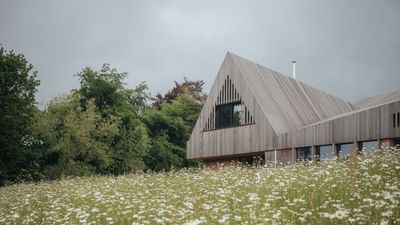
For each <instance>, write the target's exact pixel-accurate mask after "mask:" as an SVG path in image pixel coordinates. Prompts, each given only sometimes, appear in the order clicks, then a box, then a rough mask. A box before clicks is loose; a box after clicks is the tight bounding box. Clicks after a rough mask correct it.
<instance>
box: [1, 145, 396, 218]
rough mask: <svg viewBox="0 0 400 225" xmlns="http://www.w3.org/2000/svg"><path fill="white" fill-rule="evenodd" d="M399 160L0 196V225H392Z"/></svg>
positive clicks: (81, 184) (154, 177)
mask: <svg viewBox="0 0 400 225" xmlns="http://www.w3.org/2000/svg"><path fill="white" fill-rule="evenodd" d="M399 172H400V153H399V152H377V153H376V154H374V155H367V156H361V155H360V156H357V157H353V158H351V159H350V160H348V161H341V160H332V161H328V162H322V163H316V162H310V163H299V164H295V165H292V166H287V167H281V168H271V167H253V168H244V167H224V168H220V169H216V170H194V171H177V172H170V173H146V174H145V173H142V174H129V175H124V176H118V177H107V176H100V177H86V178H69V179H64V180H60V181H53V182H42V183H39V184H33V183H32V184H19V185H12V186H7V187H3V188H1V189H0V224H185V223H186V224H192V225H195V224H202V223H203V224H335V225H337V224H349V223H351V224H400V187H399V185H400V176H399Z"/></svg>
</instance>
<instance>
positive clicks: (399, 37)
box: [0, 0, 400, 104]
mask: <svg viewBox="0 0 400 225" xmlns="http://www.w3.org/2000/svg"><path fill="white" fill-rule="evenodd" d="M399 12H400V1H398V0H393V1H376V0H373V1H371V0H357V1H349V0H335V1H321V0H313V1H311V0H310V1H297V0H292V1H285V0H284V1H231V0H230V1H228V0H227V1H183V0H182V1H128V0H126V1H78V0H77V1H50V0H49V1H16V0H2V1H1V2H0V43H2V45H3V47H5V48H6V49H7V50H10V49H14V50H15V51H17V52H19V53H23V54H24V55H25V56H26V58H27V59H28V60H29V61H30V62H31V63H32V64H33V65H34V67H35V69H36V70H38V71H39V79H40V80H41V86H40V88H39V92H38V100H39V101H40V102H41V103H42V104H43V103H45V102H47V101H49V100H50V99H51V98H52V97H54V96H57V95H60V94H62V93H65V92H68V91H69V90H70V89H72V88H77V87H78V81H77V77H74V76H73V75H74V74H76V73H78V72H79V71H80V70H81V69H82V68H83V67H85V66H91V67H94V68H96V69H98V68H99V67H100V66H101V65H102V64H103V63H104V62H106V63H110V64H111V66H112V67H115V68H117V69H118V70H119V71H121V72H128V73H129V75H128V79H127V83H128V85H129V86H131V87H133V86H134V85H136V84H137V83H139V82H140V81H146V82H147V83H148V85H149V87H150V91H151V93H152V94H153V95H154V94H155V93H157V92H161V93H164V92H166V91H167V90H168V89H170V88H171V87H172V86H173V81H174V80H182V77H183V76H186V77H188V78H189V79H192V80H199V79H202V80H204V81H206V86H205V91H208V90H209V88H210V87H211V85H212V82H213V81H214V79H215V76H216V74H217V72H218V69H219V66H220V65H221V63H222V60H223V58H224V56H225V54H226V52H227V51H231V52H233V53H235V54H238V55H240V56H242V57H244V58H247V59H249V60H252V61H255V62H257V63H259V64H262V65H265V66H267V67H269V68H271V69H274V70H277V71H280V72H283V73H285V74H291V63H290V62H291V60H292V59H296V60H297V61H298V66H297V78H298V79H299V80H302V81H304V82H306V83H308V84H310V85H313V86H315V87H317V88H319V89H322V90H325V91H327V92H329V93H332V94H334V95H336V96H339V97H342V98H344V99H346V100H350V101H353V100H356V99H359V98H363V97H367V96H371V95H377V94H384V93H387V92H392V91H396V90H400V85H399V84H400V73H399V70H400V13H399Z"/></svg>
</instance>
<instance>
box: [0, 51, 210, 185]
mask: <svg viewBox="0 0 400 225" xmlns="http://www.w3.org/2000/svg"><path fill="white" fill-rule="evenodd" d="M0 47H1V46H0ZM126 76H127V73H121V72H118V71H117V70H116V69H113V68H111V67H110V65H108V64H104V65H103V66H102V67H101V69H100V70H99V71H96V70H93V69H92V68H89V67H87V68H84V69H83V70H82V71H81V72H79V73H78V74H77V75H76V77H77V79H79V81H80V87H79V89H77V90H71V91H70V92H69V93H67V94H65V95H63V96H61V97H57V98H54V99H53V100H52V101H51V102H50V103H49V104H48V105H47V106H46V107H45V108H44V109H39V108H38V107H37V105H36V102H35V93H36V91H37V87H38V86H39V84H40V82H39V80H38V79H37V72H36V71H34V70H33V66H32V65H31V64H30V63H29V62H28V61H27V60H26V59H25V57H24V56H23V55H22V54H17V53H15V52H13V51H10V52H8V51H6V50H5V49H4V48H3V47H1V48H0V85H1V90H0V92H1V95H0V114H1V116H0V186H3V185H5V184H8V183H15V182H22V181H40V180H43V179H58V178H62V177H66V176H87V175H95V174H113V175H118V174H123V173H128V172H132V171H147V170H152V171H161V170H165V171H168V170H171V169H180V168H183V167H196V166H198V162H196V161H191V160H187V159H186V157H185V156H186V142H187V140H188V139H189V136H190V134H191V131H192V129H193V127H194V125H195V123H196V120H197V117H198V115H199V113H200V110H201V108H202V105H203V102H204V100H205V97H206V95H205V94H204V93H203V92H202V86H203V84H204V82H203V81H189V80H187V79H186V78H185V79H184V81H183V82H181V83H178V82H175V86H174V87H172V89H171V90H170V91H168V92H167V93H166V94H165V95H161V94H157V95H156V96H155V97H151V96H150V94H149V91H148V87H147V85H146V83H144V82H143V83H140V84H139V85H138V86H136V87H134V88H129V87H127V86H126V84H125V83H124V79H125V78H126Z"/></svg>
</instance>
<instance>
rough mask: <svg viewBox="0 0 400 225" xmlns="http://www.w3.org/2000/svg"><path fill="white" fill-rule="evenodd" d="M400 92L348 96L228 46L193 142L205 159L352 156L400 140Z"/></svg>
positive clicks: (191, 152)
mask: <svg viewBox="0 0 400 225" xmlns="http://www.w3.org/2000/svg"><path fill="white" fill-rule="evenodd" d="M399 112H400V92H395V93H391V94H387V95H382V96H376V97H369V98H366V99H363V100H360V101H358V102H353V103H351V102H348V101H345V100H343V99H341V98H338V97H336V96H333V95H331V94H328V93H326V92H324V91H322V90H319V89H317V88H315V87H312V86H310V85H308V84H305V83H303V82H301V81H299V80H296V79H293V78H291V77H288V76H286V75H284V74H282V73H279V72H276V71H273V70H271V69H269V68H266V67H264V66H262V65H259V64H257V63H254V62H251V61H249V60H246V59H244V58H241V57H239V56H237V55H234V54H232V53H230V52H228V53H227V55H226V57H225V59H224V61H223V63H222V66H221V68H220V70H219V72H218V75H217V78H216V79H215V81H214V84H213V86H212V88H211V90H210V92H209V95H208V97H207V100H206V101H205V104H204V107H203V109H202V111H201V113H200V116H199V118H198V120H197V122H196V125H195V127H194V129H193V132H192V134H191V136H190V139H189V141H188V143H187V158H188V159H200V160H203V162H204V164H205V165H206V166H207V165H213V164H215V163H217V162H221V163H222V162H230V161H242V162H243V161H246V162H249V163H251V161H252V159H253V158H254V157H260V158H262V159H264V160H265V161H272V162H275V163H277V162H282V163H289V162H293V161H296V160H299V159H301V160H304V159H310V158H312V157H316V158H320V159H326V158H330V157H333V156H334V155H339V156H342V157H346V156H347V155H349V154H355V153H357V152H358V150H361V149H364V151H373V149H374V148H381V146H382V145H383V146H384V147H385V146H395V145H396V144H399V143H400V142H399V140H400V138H399V137H400V113H399Z"/></svg>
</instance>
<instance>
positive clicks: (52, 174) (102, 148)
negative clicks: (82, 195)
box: [35, 93, 121, 179]
mask: <svg viewBox="0 0 400 225" xmlns="http://www.w3.org/2000/svg"><path fill="white" fill-rule="evenodd" d="M80 100H81V96H80V95H79V93H72V94H70V95H66V96H64V97H61V98H56V99H55V100H53V101H52V102H51V103H50V104H49V105H48V107H47V109H45V110H44V111H43V112H42V113H40V114H39V115H38V117H39V118H37V123H36V126H35V134H36V136H35V137H36V139H37V140H39V142H40V143H41V144H42V145H45V146H46V147H45V148H46V149H47V153H46V168H45V171H44V173H45V175H46V177H47V178H52V179H54V178H59V177H62V176H79V175H92V174H96V173H102V172H103V171H105V170H106V169H107V167H108V166H109V165H110V164H111V156H110V152H111V148H112V144H113V140H114V138H115V137H116V136H118V134H119V128H118V127H119V125H120V123H121V121H120V119H119V118H117V117H109V118H103V117H102V116H101V114H100V113H99V112H97V111H96V108H95V107H96V106H95V104H94V101H93V100H91V101H89V102H88V103H87V105H86V109H85V110H83V109H82V107H81V105H80Z"/></svg>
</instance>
